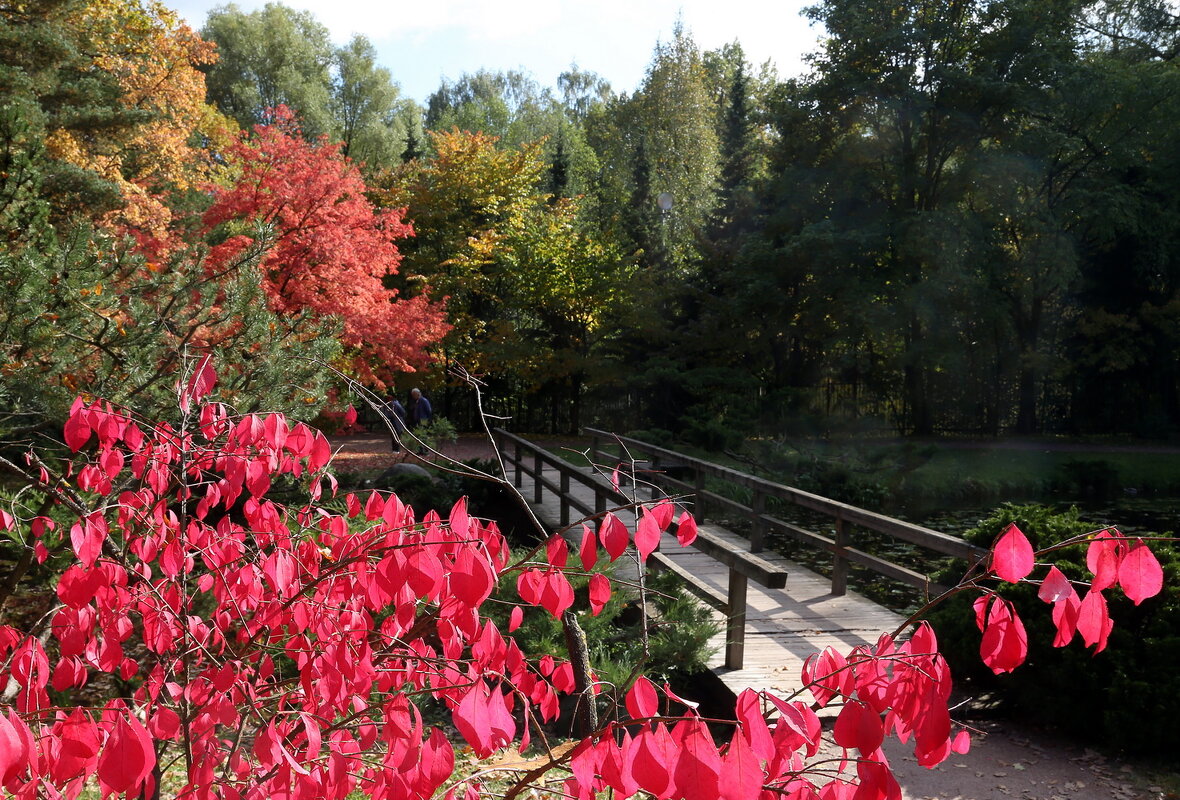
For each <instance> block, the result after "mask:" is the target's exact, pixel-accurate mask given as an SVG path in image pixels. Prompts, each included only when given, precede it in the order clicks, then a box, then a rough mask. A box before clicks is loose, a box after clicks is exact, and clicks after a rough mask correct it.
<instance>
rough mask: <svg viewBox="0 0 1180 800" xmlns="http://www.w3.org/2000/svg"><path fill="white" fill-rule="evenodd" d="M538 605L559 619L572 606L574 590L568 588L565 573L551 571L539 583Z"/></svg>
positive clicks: (570, 587) (568, 583)
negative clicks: (539, 596)
mask: <svg viewBox="0 0 1180 800" xmlns="http://www.w3.org/2000/svg"><path fill="white" fill-rule="evenodd" d="M540 599H541V602H540V605H541V607H542V608H544V609H545V610H546V611H548V612H549V613H550V614H552V615H553V617H554V619H556V618H557V617H560V616H561V614H562V612H563V611H565V610H566V609H567V608H569V607H570V606H572V605H573V604H574V588H573V587H572V586H570V582H569V579H568V578H566V577H565V573H563V572H561V571H559V570H552V571H550V572H548V573H546V574H545V578H544V580H543V581H542V582H541V598H540Z"/></svg>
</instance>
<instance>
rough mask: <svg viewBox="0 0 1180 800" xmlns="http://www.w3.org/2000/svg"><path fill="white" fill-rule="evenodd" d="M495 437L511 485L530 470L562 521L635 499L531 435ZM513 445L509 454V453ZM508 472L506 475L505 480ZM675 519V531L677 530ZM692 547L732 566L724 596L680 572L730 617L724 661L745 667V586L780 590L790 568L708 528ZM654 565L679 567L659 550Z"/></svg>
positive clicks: (500, 433) (497, 432)
mask: <svg viewBox="0 0 1180 800" xmlns="http://www.w3.org/2000/svg"><path fill="white" fill-rule="evenodd" d="M492 437H493V439H494V440H495V443H496V449H497V450H498V451H499V452H500V453H501V455H503V456H504V457H505V458H506V461H507V464H506V465H505V467H506V469H507V467H508V466H511V468H512V472H513V475H512V482H513V485H514V486H515V487H516V488H517V489H520V488H522V486H523V481H522V476H523V475H525V474H527V475H529V476H530V477H531V478H532V479H533V502H534V503H536V504H540V503H541V501H542V499H543V494H544V492H545V490H548V491H550V492H552V493H554V494H556V495H557V496H558V498H559V502H560V524H561V525H562V526H566V525H569V523H570V514H569V510H570V508H575V509H577V510H578V511H580V512H581V513H582V514H584V515H585V516H587V517H594V516H600V515H603V514H605V513H606V511H607V510H608V509H607V501H608V500H609V501H612V502H614V503H616V504H617V505H618V506H633V505H634V503H635V501H634V499H633V498H631V497H629V496H628V495H627V494H625V493H624V492H622V491H620V490H618V489H616V488H615V487H614V486H612V485H611V484H610V483H609V482H608V481H607V480H606V479H605V477H604V476H599V475H594V474H591V473H588V472H585V471H583V470H581V469H579V468H578V467H576V466H574V465H573V464H571V463H570V462H568V461H566V460H565V459H563V458H561V457H559V456H556V455H554V454H552V453H549V452H546V451H545V450H544V449H542V448H541V447H539V446H537V445H536V444H534V443H533V442H530V441H529V440H528V439H525V438H523V437H520V436H517V435H516V434H514V433H509V432H508V431H506V430H504V429H503V428H494V429H493V430H492ZM508 446H511V449H512V452H511V454H506V453H505V451H506V450H507V449H508ZM526 451H527V452H528V454H530V455H531V456H532V462H533V463H532V465H531V466H529V465H528V464H527V463H526V460H527V458H528V456H526ZM546 465H547V466H549V467H550V468H552V469H554V470H556V472H557V474H558V476H559V477H558V481H556V482H554V481H552V480H549V479H547V478H545V476H544V474H543V466H546ZM507 477H508V476H507V475H505V478H507ZM571 480H573V481H577V482H578V483H581V484H582V485H584V486H586V487H588V488H590V489H591V490H592V491H593V493H594V508H593V509H591V508H589V507H588V506H587V505H586V504H584V503H582V502H581V501H580V500H578V499H577V498H576V497H573V496H572V494H571V492H570V481H571ZM675 525H676V523H673V528H672V530H675ZM693 546H694V547H695V548H696V549H698V550H700V551H701V552H703V553H705V554H706V555H708V556H709V557H711V558H713V559H714V560H715V561H718V562H720V563H722V564H724V565H725V566H726V567H728V570H729V587H728V592H727V595H726V597H725V598H724V600H722V598H718V597H716V596H714V595H713V594H712V591H713V590H712V589H711V588H710V587H708V586H707V585H705V584H702V583H700V582H699V581H697V580H695V578H694V577H693V576H691V575H687V574H682V577H684V578H685V579H686V580H687V581H688V582H689V584H690V585H691V586H693V587H694V589H695V590H697V591H702V592H704V594H705V595H708V596H707V598H706V599H707V601H708V602H710V603H712V604H713V605H715V606H718V607H719V608H721V609H722V610H723V611H724V612H725V614H726V615H727V617H728V624H727V636H726V656H725V664H726V666H727V667H730V668H732V669H741V666H742V659H743V657H744V642H745V618H746V585H747V581H749V580H752V581H754V582H755V583H758V584H761V585H763V586H766V587H767V588H771V589H781V588H783V587H784V586H785V585H786V582H787V571H786V570H785V569H784V568H783V567H782V565H781V564H778V563H775V562H774V561H770V560H768V559H766V558H764V557H762V556H760V555H758V554H757V553H754V552H748V551H745V550H743V549H742V548H740V547H737V546H735V545H734V543H733V542H731V541H728V540H726V539H725V538H723V537H721V536H717V535H715V534H713V533H711V532H709V531H707V530H698V532H697V538H696V541H695V542H694V543H693ZM651 562H653V563H654V564H655V565H658V566H660V567H661V568H663V569H673V570H674V571H679V570H676V569H675V566H674V564H673V562H671V561H670V560H668V559H665V558H663V557H662V556H661V555H660V554H659V553H658V552H657V553H654V554H653V556H652V559H651Z"/></svg>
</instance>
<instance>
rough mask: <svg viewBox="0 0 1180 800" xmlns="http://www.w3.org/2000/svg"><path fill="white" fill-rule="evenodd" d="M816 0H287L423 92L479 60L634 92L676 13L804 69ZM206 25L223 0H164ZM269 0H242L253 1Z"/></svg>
mask: <svg viewBox="0 0 1180 800" xmlns="http://www.w3.org/2000/svg"><path fill="white" fill-rule="evenodd" d="M810 4H811V2H810V0H778V1H777V2H776V1H775V0H496V2H490V1H489V0H415V1H414V2H411V3H397V2H393V1H392V0H384V2H375V1H374V0H286V2H285V5H287V6H290V7H292V8H297V9H301V10H306V11H310V12H311V13H312V14H313V15H315V17H316V19H317V20H319V22H320V23H322V24H323V25H325V26H326V27H327V28H328V30H330V31H331V33H332V37H333V40H334V42H335V43H336V44H343V43H344V42H346V41H347V40H348V39H350V38H351V37H352V36H353V35H354V34H357V33H361V34H364V35H365V36H367V37H368V38H369V40H370V41H371V42H372V43H373V45H374V46H375V47H376V48H377V52H378V61H379V62H380V64H381V65H382V66H384V67H387V68H388V69H389V70H390V72H391V73H392V74H393V79H394V80H395V81H396V82H397V83H398V84H399V85H400V86H401V88H402V93H403V94H404V95H405V96H408V97H411V98H413V99H415V100H418V101H419V102H424V101H425V100H426V98H427V96H428V95H430V94H431V93H432V92H433V91H435V90H436V89H437V88H438V86H439V84H440V82H441V80H442V79H443V78H444V77H445V78H448V79H450V80H452V81H453V80H456V79H458V78H459V77H461V76H462V75H463V74H464V73H473V72H476V71H477V70H479V69H480V68H484V69H488V70H492V71H501V70H510V69H516V70H523V71H526V72H528V73H529V74H531V75H532V77H533V78H535V79H536V80H537V82H538V83H540V84H541V85H542V86H554V85H556V83H557V76H558V75H559V74H561V73H562V72H563V71H565V70H566V69H568V68H569V66H570V65H571V64H577V65H578V67H580V68H581V69H583V70H588V71H590V72H596V73H598V74H599V75H600V76H602V77H604V78H606V79H607V80H608V81H610V84H611V88H612V89H614V91H616V92H622V91H625V92H631V91H633V90H634V89H635V88H636V87H638V86H639V84H640V83H641V82H642V80H643V74H644V70H645V69H646V67H647V65H648V63H649V62H650V61H651V56H652V51H653V49H654V48H655V46H656V43H657V42H660V41H664V42H666V41H669V40H670V39H671V37H672V28H673V26H674V25H675V24H676V20H677V18H680V19H681V20H683V23H684V26H685V28H686V29H687V30H688V31H689V32H691V34H692V36H693V38H694V39H695V40H696V43H697V46H698V47H700V48H701V49H702V50H711V49H714V48H716V47H720V46H721V45H723V44H725V43H727V42H732V41H734V40H737V41H739V42H741V44H742V47H743V48H744V49H745V52H746V57H747V59H748V60H749V61H751V62H752V63H754V64H756V65H757V64H761V63H762V62H764V61H767V60H770V61H772V62H773V63H774V64H775V66H776V67H777V68H778V71H779V74H780V76H782V77H788V76H792V75H797V74H799V73H800V72H802V70H803V57H804V56H805V55H806V54H808V53H810V52H812V51H814V50H815V49H816V42H817V40H818V36H819V29H818V28H813V27H811V26H810V25H809V23H808V20H806V19H805V18H804V17H802V16H801V15H800V10H801V9H802V8H804V7H805V6H807V5H810ZM165 5H168V6H170V7H172V8H174V9H176V10H177V11H178V12H180V15H181V16H182V17H184V18H185V19H186V20H188V22H189V24H190V25H192V26H193V27H194V28H197V29H199V28H200V27H201V26H202V25H203V24H204V22H205V17H206V15H207V13H208V12H209V10H210V9H212V8H214V7H216V6H219V5H224V3H221V2H216V0H171V2H168V0H165ZM263 5H264V0H239V2H237V6H238V7H239V8H241V9H242V10H244V11H252V10H254V9H256V8H260V7H262V6H263Z"/></svg>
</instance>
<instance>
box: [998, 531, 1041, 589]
mask: <svg viewBox="0 0 1180 800" xmlns="http://www.w3.org/2000/svg"><path fill="white" fill-rule="evenodd" d="M1034 563H1035V562H1034V560H1033V549H1032V545H1031V544H1029V543H1028V539H1027V538H1026V537H1025V535H1024V534H1023V533H1021V531H1020V528H1017V527H1016V525H1015V524H1012V525H1009V526H1008V530H1007V531H1005V532H1004V535H1003V536H1001V537H1000V539H999V541H997V542H996V545H995V547H994V548H992V569H993V570H994V571H995V573H996V575H998V576H999V578H1000V580H1003V581H1008V582H1009V583H1020V581H1021V580H1022V579H1023V578H1024V577H1025V576H1027V575H1028V573H1030V572H1032V569H1033V566H1034Z"/></svg>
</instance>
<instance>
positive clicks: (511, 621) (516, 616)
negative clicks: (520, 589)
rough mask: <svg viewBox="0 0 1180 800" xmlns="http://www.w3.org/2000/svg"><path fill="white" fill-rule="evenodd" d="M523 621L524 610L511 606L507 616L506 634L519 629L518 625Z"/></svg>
mask: <svg viewBox="0 0 1180 800" xmlns="http://www.w3.org/2000/svg"><path fill="white" fill-rule="evenodd" d="M523 621H524V609H523V608H521V607H520V606H513V607H512V611H511V612H510V613H509V614H508V632H509V633H512V632H513V631H514V630H516V629H517V628H519V627H520V623H521V622H523Z"/></svg>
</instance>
